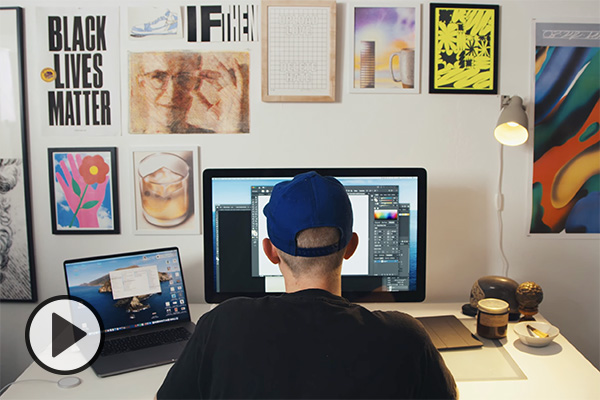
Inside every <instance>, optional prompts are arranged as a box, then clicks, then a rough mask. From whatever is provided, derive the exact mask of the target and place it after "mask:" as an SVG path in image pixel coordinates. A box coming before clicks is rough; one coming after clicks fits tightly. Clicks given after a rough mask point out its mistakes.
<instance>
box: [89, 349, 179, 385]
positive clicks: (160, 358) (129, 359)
mask: <svg viewBox="0 0 600 400" xmlns="http://www.w3.org/2000/svg"><path fill="white" fill-rule="evenodd" d="M186 343H187V342H185V341H184V342H177V343H170V344H166V345H162V346H158V347H149V348H146V349H141V350H135V351H131V352H127V353H121V354H113V355H110V356H105V357H99V358H98V359H97V360H96V362H94V364H93V365H92V368H93V370H94V372H96V375H98V376H100V377H105V376H111V375H117V374H122V373H125V372H131V371H136V370H139V369H143V368H150V367H155V366H158V365H163V364H168V363H171V362H175V361H177V358H179V355H180V354H181V352H182V351H183V349H184V347H185V344H186Z"/></svg>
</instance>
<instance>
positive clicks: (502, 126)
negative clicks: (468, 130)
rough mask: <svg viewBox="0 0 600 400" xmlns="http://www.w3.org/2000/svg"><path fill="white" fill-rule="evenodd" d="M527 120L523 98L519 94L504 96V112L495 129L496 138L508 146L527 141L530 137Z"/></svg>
mask: <svg viewBox="0 0 600 400" xmlns="http://www.w3.org/2000/svg"><path fill="white" fill-rule="evenodd" d="M527 121H528V120H527V114H525V107H523V99H522V98H520V97H519V96H512V97H510V96H502V112H501V113H500V117H499V118H498V123H497V124H496V129H494V136H495V137H496V140H498V141H499V142H500V143H502V144H505V145H508V146H518V145H520V144H523V143H525V142H526V141H527V138H528V137H529V133H528V132H527V125H528V122H527Z"/></svg>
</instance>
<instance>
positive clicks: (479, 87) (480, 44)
mask: <svg viewBox="0 0 600 400" xmlns="http://www.w3.org/2000/svg"><path fill="white" fill-rule="evenodd" d="M430 16H431V23H430V27H431V32H430V38H431V43H430V51H431V54H430V61H429V65H430V73H429V92H430V93H471V94H497V92H498V25H499V23H498V21H499V7H498V6H497V5H473V4H433V3H432V4H431V9H430Z"/></svg>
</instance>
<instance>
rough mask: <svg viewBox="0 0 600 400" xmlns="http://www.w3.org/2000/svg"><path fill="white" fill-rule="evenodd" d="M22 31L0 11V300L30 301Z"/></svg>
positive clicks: (18, 11)
mask: <svg viewBox="0 0 600 400" xmlns="http://www.w3.org/2000/svg"><path fill="white" fill-rule="evenodd" d="M23 28H24V26H23V9H22V8H20V7H2V8H0V43H2V47H3V50H4V51H3V52H2V53H3V54H2V56H6V57H7V58H6V59H4V58H3V59H2V61H3V69H2V75H3V83H2V88H1V89H0V91H1V92H2V98H3V100H2V103H0V114H2V118H1V119H0V301H27V302H35V301H37V291H36V282H35V265H34V264H35V263H34V252H33V230H32V222H31V202H30V196H31V195H30V187H29V156H28V134H27V127H28V126H27V101H26V98H25V89H24V86H25V63H24V54H25V52H24V45H23V30H24V29H23ZM4 66H7V68H6V69H5V68H4ZM5 83H6V85H5ZM5 96H6V97H5ZM6 98H8V99H9V101H7V102H4V100H5V99H6Z"/></svg>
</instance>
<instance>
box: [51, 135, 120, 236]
mask: <svg viewBox="0 0 600 400" xmlns="http://www.w3.org/2000/svg"><path fill="white" fill-rule="evenodd" d="M48 170H49V173H50V202H51V211H52V233H53V234H55V235H61V234H63V235H64V234H66V235H70V234H118V233H120V224H119V223H120V221H119V205H118V202H117V199H118V187H119V185H118V182H117V177H118V174H117V148H116V147H90V148H49V149H48Z"/></svg>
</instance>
